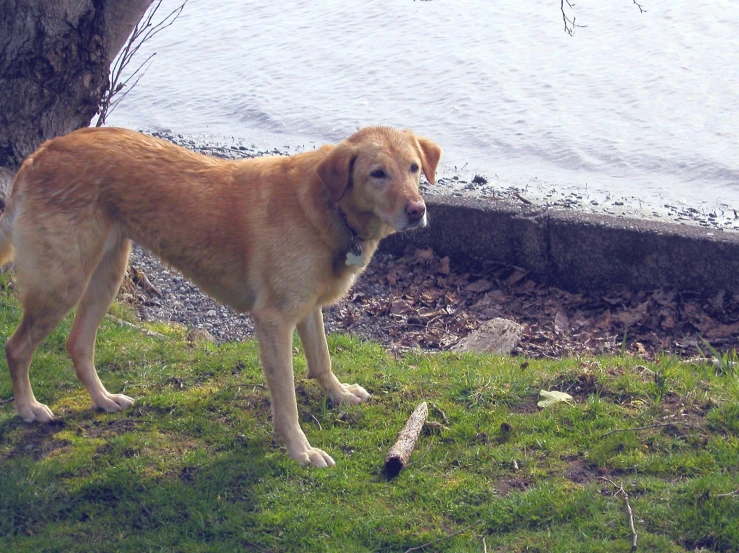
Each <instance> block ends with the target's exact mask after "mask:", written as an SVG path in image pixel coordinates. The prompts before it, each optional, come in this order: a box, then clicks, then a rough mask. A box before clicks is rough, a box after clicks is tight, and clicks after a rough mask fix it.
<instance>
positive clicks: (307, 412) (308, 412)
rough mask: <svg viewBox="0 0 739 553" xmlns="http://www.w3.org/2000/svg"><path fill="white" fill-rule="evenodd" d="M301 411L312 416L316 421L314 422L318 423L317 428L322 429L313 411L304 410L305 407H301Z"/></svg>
mask: <svg viewBox="0 0 739 553" xmlns="http://www.w3.org/2000/svg"><path fill="white" fill-rule="evenodd" d="M301 411H303V413H305V414H306V415H308V416H309V417H310V418H312V419H313V420H314V421H316V424H317V425H318V430H321V431H323V427H322V426H321V423H320V422H318V419H317V418H316V417H315V415H313V413H311V412H310V411H306V410H305V409H301Z"/></svg>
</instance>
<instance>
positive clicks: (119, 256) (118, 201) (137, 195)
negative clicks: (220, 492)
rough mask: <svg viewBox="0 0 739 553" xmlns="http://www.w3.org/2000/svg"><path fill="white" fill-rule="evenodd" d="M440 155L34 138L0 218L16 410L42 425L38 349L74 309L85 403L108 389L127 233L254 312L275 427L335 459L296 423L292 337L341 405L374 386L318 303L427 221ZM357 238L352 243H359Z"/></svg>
mask: <svg viewBox="0 0 739 553" xmlns="http://www.w3.org/2000/svg"><path fill="white" fill-rule="evenodd" d="M440 156H441V150H440V149H439V147H438V146H436V145H435V144H434V143H432V142H431V141H429V140H427V139H424V138H421V137H418V136H416V135H414V134H413V133H411V132H409V131H397V130H394V129H389V128H385V127H371V128H367V129H363V130H361V131H359V132H357V133H356V134H354V135H353V136H351V137H350V138H349V139H347V140H345V141H343V142H341V143H339V144H337V145H335V146H323V147H322V148H320V149H317V150H314V151H311V152H306V153H302V154H298V155H294V156H290V157H266V158H258V159H249V160H240V161H225V160H221V159H215V158H211V157H207V156H204V155H200V154H197V153H194V152H191V151H189V150H187V149H185V148H181V147H179V146H175V145H172V144H170V143H168V142H165V141H163V140H159V139H156V138H153V137H151V136H146V135H143V134H140V133H137V132H133V131H130V130H125V129H115V128H99V129H93V128H88V129H82V130H79V131H76V132H73V133H71V134H69V135H67V136H64V137H61V138H55V139H53V140H50V141H49V142H46V143H45V144H43V145H42V146H41V147H40V148H39V149H38V150H37V151H36V152H35V153H34V154H32V155H31V156H29V157H28V159H26V161H25V162H24V163H23V165H22V167H21V169H20V171H19V172H18V174H17V175H16V178H15V181H14V184H13V190H12V193H11V195H10V198H9V200H8V204H7V208H6V211H5V213H4V215H3V216H2V219H0V262H2V263H4V262H7V261H9V260H10V259H12V258H14V259H15V267H16V275H17V277H16V278H17V282H18V284H19V288H20V301H21V305H22V307H23V318H22V320H21V323H20V325H19V326H18V329H17V330H16V332H15V333H14V334H13V336H12V337H11V338H10V339H9V340H8V342H7V344H6V346H5V349H6V354H7V359H8V367H9V369H10V374H11V379H12V381H13V391H14V395H15V405H16V409H17V411H18V413H19V415H20V416H21V417H22V418H23V419H24V420H26V421H41V422H46V421H50V420H51V419H52V418H53V414H52V412H51V410H50V409H49V408H48V407H47V406H45V405H43V404H41V403H39V402H38V401H36V399H35V397H34V395H33V391H32V389H31V384H30V380H29V376H28V374H29V366H30V363H31V358H32V357H33V354H34V352H35V350H36V348H37V346H38V344H39V343H40V342H41V341H42V340H43V339H44V338H45V337H46V336H47V335H48V334H49V333H50V332H51V331H52V330H53V329H54V328H55V327H56V326H57V325H58V324H59V322H60V321H61V319H62V318H63V317H64V316H65V315H66V314H67V313H68V312H69V311H70V310H71V309H72V308H73V307H74V306H75V305H77V313H76V316H75V319H74V323H73V326H72V330H71V331H70V333H69V337H68V339H67V349H68V351H69V353H70V355H71V357H72V360H73V362H74V365H75V369H76V371H77V375H78V377H79V379H80V380H81V381H82V383H83V384H84V385H85V387H86V388H87V390H88V392H89V393H90V396H91V397H92V401H93V403H94V405H95V406H96V407H97V408H99V409H103V410H105V411H108V412H112V411H118V410H121V409H124V408H126V407H129V406H130V405H132V404H133V399H131V398H129V397H127V396H125V395H121V394H111V393H109V392H108V391H107V390H106V389H105V387H104V386H103V384H102V383H101V382H100V379H99V378H98V375H97V372H96V370H95V366H94V344H95V336H96V333H97V328H98V326H99V324H100V321H101V320H102V318H103V316H104V315H105V313H106V312H107V310H108V307H109V306H110V303H111V302H112V301H113V299H114V297H115V294H116V292H117V290H118V288H119V286H120V283H121V279H122V278H123V275H124V272H125V269H126V264H127V262H128V256H129V252H130V241H131V240H134V241H136V242H138V243H139V244H141V245H142V246H144V247H145V248H147V249H149V250H151V251H152V252H154V253H155V254H156V255H158V256H159V257H160V258H162V259H163V260H164V261H165V262H167V263H168V264H170V265H172V266H173V267H175V268H177V269H179V270H180V271H181V272H182V273H183V274H184V275H185V276H186V277H188V278H189V279H191V280H192V281H193V282H195V283H196V284H197V285H198V286H199V287H200V288H201V289H202V290H203V291H205V292H206V293H208V294H209V295H211V296H212V297H214V298H215V299H217V300H218V301H220V302H223V303H225V304H228V305H230V306H231V307H233V308H234V309H236V310H238V311H242V312H247V311H248V312H250V313H251V314H252V316H253V318H254V322H255V328H256V334H257V338H258V340H259V346H260V353H261V361H262V366H263V369H264V372H265V376H266V379H267V383H268V386H269V389H270V393H271V396H272V412H273V419H274V424H275V429H276V430H277V432H278V433H279V434H280V436H281V437H282V438H283V440H284V441H285V444H286V446H287V450H288V454H289V455H290V456H291V457H292V458H293V459H296V460H297V461H298V462H300V463H302V464H312V465H316V466H327V465H333V464H334V461H333V460H332V459H331V457H330V456H329V455H328V454H326V453H325V452H323V451H321V450H319V449H315V448H313V447H311V446H310V444H309V443H308V440H307V439H306V437H305V434H303V431H302V430H301V429H300V426H299V424H298V412H297V405H296V402H295V389H294V376H293V370H292V354H291V351H292V348H291V342H292V333H293V330H294V329H295V328H296V327H297V330H298V334H299V336H300V339H301V341H302V342H303V344H304V349H305V354H306V358H307V363H308V377H310V378H315V379H317V380H318V382H319V383H320V384H321V386H322V387H323V388H324V389H325V391H326V392H327V393H328V395H329V397H330V398H331V400H332V401H334V402H336V403H340V402H351V403H359V402H362V401H364V400H366V399H367V398H369V394H368V393H367V392H366V391H365V390H364V389H363V388H362V387H361V386H358V385H356V384H351V385H347V384H342V383H340V382H339V381H338V380H337V379H336V377H335V376H334V374H333V373H332V371H331V362H330V359H329V355H328V348H327V346H326V338H325V334H324V328H323V317H322V315H321V306H323V305H326V304H329V303H332V302H334V301H336V300H337V299H339V298H340V297H342V296H343V295H344V294H346V292H347V291H348V290H349V287H350V286H351V285H352V282H353V281H354V279H355V278H356V276H357V274H359V273H360V272H361V271H362V267H359V268H357V267H355V266H350V265H348V264H347V262H346V255H347V252H348V251H349V250H351V249H354V250H355V251H356V244H358V245H359V246H360V247H361V250H362V253H363V255H364V257H365V258H366V261H367V262H369V259H370V258H371V256H372V254H373V253H374V252H375V250H376V248H377V244H378V242H379V241H380V240H381V239H382V238H383V237H385V236H387V235H389V234H391V233H393V232H395V231H397V230H406V229H410V228H414V227H418V226H424V225H425V224H426V220H427V218H426V213H425V205H424V204H423V200H422V199H421V197H420V195H419V191H418V184H419V173H420V171H423V172H424V173H425V175H426V177H427V178H428V179H429V180H430V181H431V182H433V181H434V174H435V170H436V166H437V163H438V161H439V157H440ZM353 243H354V245H353Z"/></svg>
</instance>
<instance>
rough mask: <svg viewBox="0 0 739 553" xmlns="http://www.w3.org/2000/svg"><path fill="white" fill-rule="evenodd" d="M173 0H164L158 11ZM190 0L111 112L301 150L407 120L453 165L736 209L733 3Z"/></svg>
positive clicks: (142, 123) (737, 15) (737, 56)
mask: <svg viewBox="0 0 739 553" xmlns="http://www.w3.org/2000/svg"><path fill="white" fill-rule="evenodd" d="M179 3H180V0H165V1H164V3H163V5H162V8H160V10H161V13H166V12H168V11H169V10H171V9H173V8H174V7H176V6H177V5H178V4H179ZM559 4H560V3H559V1H557V0H529V1H527V2H491V1H490V0H466V1H464V0H455V1H451V0H432V1H413V0H393V1H391V0H363V1H362V2H345V1H341V0H322V1H320V2H311V1H310V0H295V1H293V2H289V3H283V2H268V1H240V2H228V1H225V0H209V1H205V0H200V1H198V0H190V1H189V2H188V4H187V6H186V8H185V10H184V12H183V13H182V15H181V16H180V18H179V19H178V20H177V21H176V23H175V24H174V25H173V26H172V27H170V28H168V29H166V30H165V31H163V32H162V33H160V34H159V35H157V36H156V37H155V39H154V40H152V41H150V42H149V43H147V44H146V45H145V47H144V48H143V49H142V52H141V54H140V59H141V60H143V59H144V58H145V57H146V55H147V53H149V52H157V55H156V57H155V59H154V63H153V65H152V66H151V68H150V69H149V70H148V72H147V73H146V75H145V76H144V78H143V79H142V80H141V82H139V84H138V85H137V86H136V87H135V88H134V89H133V90H132V91H131V93H130V94H129V95H128V97H127V98H126V99H125V101H124V102H123V103H122V104H121V105H120V106H119V107H118V109H117V111H116V112H114V114H113V116H112V117H111V118H110V120H109V123H110V124H113V125H121V126H128V127H132V128H139V129H153V130H165V129H167V130H174V131H175V132H183V133H196V134H202V133H205V134H207V135H211V136H213V137H236V138H239V139H243V140H245V141H248V142H259V141H261V142H264V143H269V144H270V145H271V146H277V147H282V146H283V145H290V146H292V147H295V146H296V145H297V146H305V147H312V146H313V145H315V144H320V143H325V142H333V141H337V140H340V139H342V138H344V137H346V136H348V135H349V134H351V133H352V132H353V131H354V130H355V129H356V128H358V127H361V126H365V125H373V124H389V125H393V126H400V127H408V128H411V129H413V130H414V131H415V132H417V133H419V134H423V135H425V136H428V137H429V138H432V139H433V140H435V141H437V142H438V143H439V144H440V145H441V146H442V147H443V148H444V152H445V153H444V158H443V162H444V164H445V168H446V169H447V171H455V170H456V171H457V172H462V173H464V174H466V175H467V176H469V177H471V176H472V175H473V174H474V173H482V174H484V175H486V176H487V177H488V178H489V179H491V180H492V182H493V183H500V184H501V185H504V184H506V183H508V184H515V185H518V186H522V187H524V186H529V185H532V186H533V185H536V186H538V187H539V188H544V189H546V188H548V187H552V188H564V189H568V188H572V189H574V190H580V191H586V193H588V194H590V193H592V194H598V193H599V194H601V195H606V197H618V196H630V195H631V196H637V197H639V198H642V199H644V200H645V201H647V202H649V203H651V204H653V205H662V204H665V203H673V204H674V203H682V204H684V205H690V206H696V207H698V208H700V209H701V210H703V209H714V206H719V207H720V208H721V209H728V208H729V207H734V208H738V209H739V156H738V155H737V151H739V94H738V92H739V87H738V86H737V85H738V83H739V40H737V38H736V37H737V36H739V2H736V1H735V0H690V1H687V0H686V1H675V0H644V1H643V2H642V5H643V6H644V8H645V9H646V10H647V13H640V11H639V9H638V8H637V7H636V6H635V5H633V4H632V2H631V0H609V1H602V0H582V1H581V2H578V3H577V5H576V8H575V11H574V12H573V13H574V15H576V16H577V22H578V23H581V24H585V25H587V27H585V28H579V29H577V30H576V32H575V36H574V37H570V36H568V35H567V34H565V33H564V31H563V28H562V26H563V24H562V18H561V14H560V12H559Z"/></svg>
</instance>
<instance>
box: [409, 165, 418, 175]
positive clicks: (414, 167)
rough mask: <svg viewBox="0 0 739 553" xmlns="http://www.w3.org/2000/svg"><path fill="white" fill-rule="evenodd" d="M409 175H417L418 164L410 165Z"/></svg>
mask: <svg viewBox="0 0 739 553" xmlns="http://www.w3.org/2000/svg"><path fill="white" fill-rule="evenodd" d="M411 173H418V163H411Z"/></svg>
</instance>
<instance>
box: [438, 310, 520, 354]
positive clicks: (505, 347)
mask: <svg viewBox="0 0 739 553" xmlns="http://www.w3.org/2000/svg"><path fill="white" fill-rule="evenodd" d="M522 334H523V326H522V325H520V324H518V323H517V322H515V321H511V320H508V319H501V318H496V319H491V320H489V321H486V322H485V323H483V325H482V326H481V327H480V328H478V329H477V330H476V331H474V332H473V333H472V334H470V335H469V336H466V337H464V338H462V339H461V340H460V341H459V342H457V343H456V344H454V346H452V348H451V349H452V351H456V352H457V353H463V352H475V353H495V354H498V355H510V353H511V352H512V351H513V349H514V348H515V347H516V346H517V345H518V343H519V341H520V340H521V335H522Z"/></svg>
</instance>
